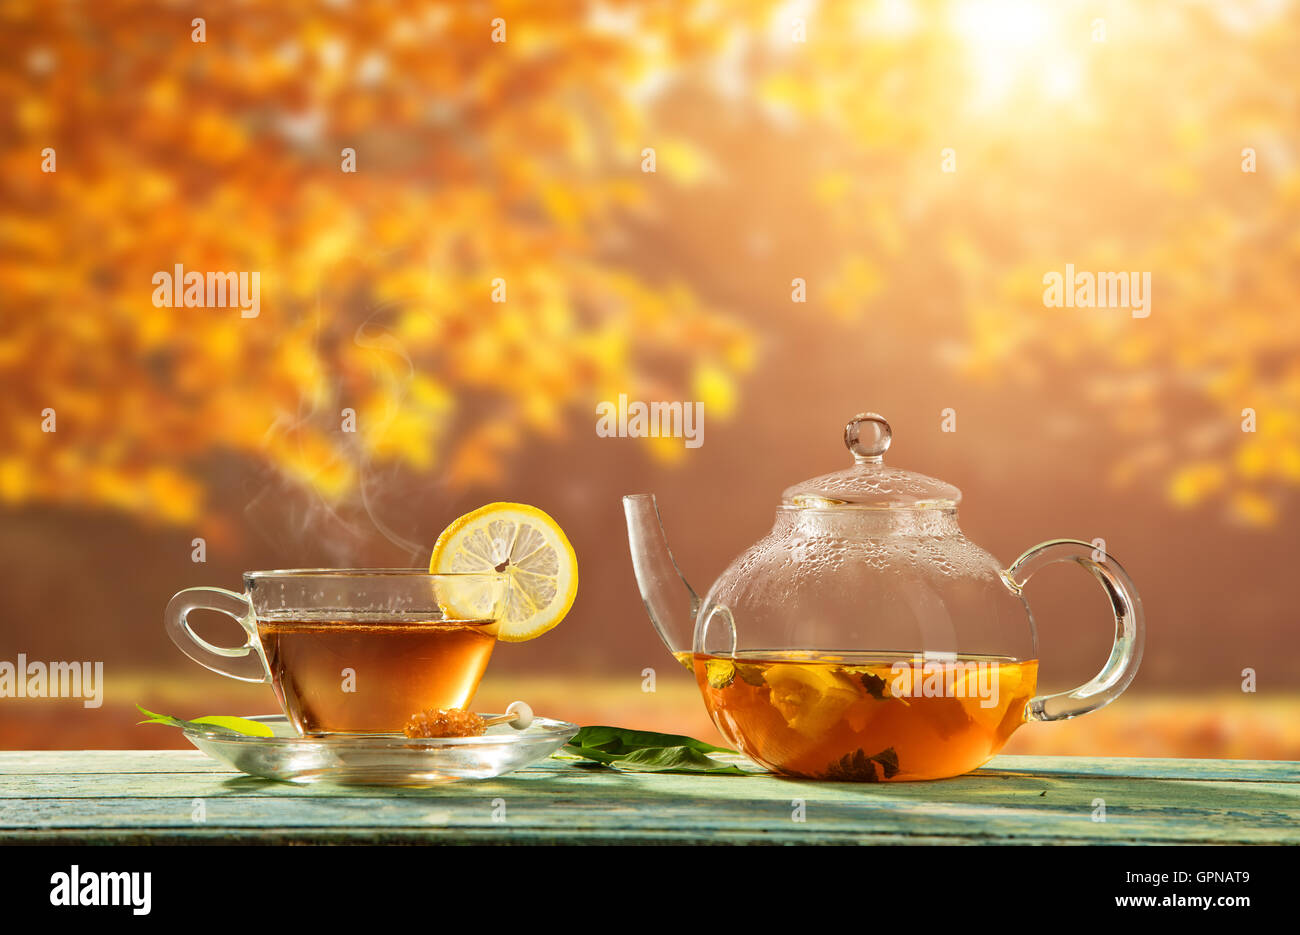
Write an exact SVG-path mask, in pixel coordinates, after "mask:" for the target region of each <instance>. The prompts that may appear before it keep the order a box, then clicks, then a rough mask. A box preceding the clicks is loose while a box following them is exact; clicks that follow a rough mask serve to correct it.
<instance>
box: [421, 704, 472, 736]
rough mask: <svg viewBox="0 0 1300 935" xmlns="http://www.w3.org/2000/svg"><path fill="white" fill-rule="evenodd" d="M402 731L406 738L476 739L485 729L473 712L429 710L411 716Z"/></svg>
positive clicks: (457, 709)
mask: <svg viewBox="0 0 1300 935" xmlns="http://www.w3.org/2000/svg"><path fill="white" fill-rule="evenodd" d="M403 730H404V732H405V734H406V736H408V737H477V736H479V735H480V734H482V733H483V732H484V731H485V730H487V727H486V726H485V725H484V723H483V719H482V718H481V717H479V716H478V715H477V714H475V713H474V712H473V711H462V710H460V709H459V708H452V709H451V710H449V711H443V710H441V709H439V708H430V709H429V710H428V711H420V712H418V713H416V714H413V715H411V719H410V720H409V721H407V722H406V727H405V728H404V729H403Z"/></svg>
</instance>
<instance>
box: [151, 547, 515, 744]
mask: <svg viewBox="0 0 1300 935" xmlns="http://www.w3.org/2000/svg"><path fill="white" fill-rule="evenodd" d="M244 587H245V593H243V594H237V593H235V592H234V591H227V590H225V589H223V588H187V589H186V590H184V591H180V592H179V593H177V594H176V596H174V597H173V598H172V599H171V602H170V603H169V604H168V605H167V611H166V614H165V624H166V627H167V632H168V634H169V635H170V636H171V638H172V641H173V642H174V643H176V645H177V646H178V647H180V649H181V651H182V652H183V653H185V655H187V656H189V657H190V658H191V659H193V660H194V661H195V662H198V663H199V664H200V665H203V666H206V667H207V668H209V669H212V670H213V671H214V672H220V673H221V674H222V675H226V676H229V677H231V678H235V679H240V680H241V681H245V682H270V683H271V687H272V688H273V689H274V690H275V695H276V698H277V699H278V700H279V702H280V707H281V708H283V710H284V713H285V716H286V717H288V719H289V721H290V722H291V723H292V724H293V726H294V728H295V729H296V730H297V731H298V732H299V733H301V734H331V733H400V732H401V731H402V728H403V726H404V725H405V724H406V722H407V721H408V720H409V719H410V718H411V716H412V715H413V714H415V713H416V712H418V711H423V710H427V709H429V708H442V709H450V708H464V707H465V706H467V705H468V704H469V703H470V700H471V699H472V698H473V696H474V692H475V691H476V690H477V689H478V684H479V680H480V679H482V677H483V673H484V671H485V670H486V669H487V664H488V660H489V659H490V658H491V655H492V649H493V647H494V646H495V645H496V631H497V617H498V613H499V610H500V608H501V601H502V599H503V597H504V595H505V580H504V578H503V577H502V576H499V575H496V574H491V573H489V574H452V575H431V574H426V573H424V572H421V571H418V570H413V569H387V568H382V569H350V568H341V569H293V570H286V571H253V572H248V573H246V574H245V575H244ZM194 610H215V611H219V612H220V613H223V614H226V615H228V616H230V617H233V618H234V619H235V620H237V621H238V622H239V625H240V626H241V627H243V629H244V632H245V634H246V635H247V638H246V640H245V642H244V644H243V645H242V646H235V647H221V646H214V645H213V644H211V643H209V642H208V641H207V640H204V639H203V638H202V637H200V636H199V635H198V634H196V633H195V632H194V630H193V629H192V628H191V627H190V624H189V620H188V615H189V614H190V612H191V611H194Z"/></svg>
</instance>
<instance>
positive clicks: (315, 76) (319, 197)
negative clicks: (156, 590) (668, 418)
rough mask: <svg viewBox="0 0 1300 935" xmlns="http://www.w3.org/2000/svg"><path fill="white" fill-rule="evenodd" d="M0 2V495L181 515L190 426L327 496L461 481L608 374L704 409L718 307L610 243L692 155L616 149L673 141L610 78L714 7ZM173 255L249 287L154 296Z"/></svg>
mask: <svg viewBox="0 0 1300 935" xmlns="http://www.w3.org/2000/svg"><path fill="white" fill-rule="evenodd" d="M0 10H2V11H3V12H2V13H0V20H2V24H0V56H2V58H3V65H2V66H0V113H2V115H3V116H0V120H3V121H4V123H5V127H4V141H3V148H2V149H0V186H3V188H2V189H0V198H2V199H3V201H2V203H3V216H2V217H0V290H3V315H4V323H3V332H2V333H0V380H2V381H3V385H4V388H5V391H4V393H3V394H2V395H0V407H2V409H3V414H2V415H0V499H2V500H3V501H4V502H7V503H10V504H13V503H23V502H31V501H47V502H59V503H63V504H70V505H80V506H95V507H99V506H106V507H110V508H118V509H121V510H126V511H132V512H135V513H137V514H140V515H143V516H150V517H156V518H161V519H163V520H167V521H184V520H189V519H191V518H194V517H196V516H199V515H200V509H201V506H202V500H203V493H204V492H203V489H202V485H201V482H200V480H199V478H200V477H201V476H202V474H201V471H200V470H198V469H197V468H198V465H199V464H200V463H201V462H202V460H203V459H204V458H205V457H207V456H208V455H209V454H210V453H212V452H223V453H234V454H237V455H242V456H246V457H248V458H252V459H260V460H264V461H268V462H269V463H271V464H272V465H274V466H275V467H277V468H278V469H279V470H281V471H283V472H284V473H285V474H286V475H287V476H288V477H289V478H291V479H295V480H297V481H300V482H302V483H304V484H306V485H309V486H310V487H311V488H313V489H314V490H316V491H317V492H318V493H319V494H321V495H322V496H324V497H326V498H337V497H342V496H344V495H346V494H347V493H349V491H351V490H352V488H353V487H354V485H355V484H356V483H357V480H358V478H357V473H358V469H359V467H360V466H363V465H365V464H368V463H370V462H371V461H375V462H396V463H401V464H404V465H407V466H409V467H411V468H415V469H422V470H427V469H436V470H437V471H439V472H440V473H441V476H443V477H445V478H446V480H447V482H448V483H449V484H452V485H456V484H464V483H467V482H470V481H474V480H483V479H488V478H491V477H492V476H493V475H494V472H495V471H497V470H498V468H499V467H500V465H501V462H502V459H503V457H504V456H505V455H506V453H507V452H508V451H509V450H510V449H511V448H512V447H514V446H516V445H517V444H519V442H520V441H521V440H522V439H524V438H526V437H528V436H529V435H530V434H534V435H554V434H556V433H558V432H559V431H560V429H561V427H562V424H563V418H564V415H565V412H566V410H567V409H570V408H574V409H576V410H577V411H578V412H580V413H582V415H583V417H584V418H594V415H593V413H594V408H593V407H594V403H595V401H597V400H601V399H614V398H616V397H617V395H618V393H620V392H627V393H630V394H632V396H633V398H638V397H640V398H663V397H667V398H681V397H682V396H683V395H684V394H691V396H692V398H704V399H707V400H709V401H710V402H711V403H712V404H713V405H714V406H715V413H716V414H724V413H725V411H726V410H727V408H729V405H730V400H731V396H732V394H733V392H734V390H733V382H734V379H735V377H736V376H737V375H738V374H739V373H741V372H743V371H744V370H746V369H747V368H748V367H749V366H750V360H751V353H752V352H751V342H750V339H749V337H748V336H747V334H746V333H745V331H744V330H743V329H742V328H740V327H739V326H738V325H736V324H734V323H732V322H730V321H728V320H727V319H725V318H724V317H722V316H721V315H719V314H718V313H717V312H716V311H715V310H712V309H709V308H706V307H704V306H703V305H702V303H701V302H700V301H699V299H698V298H697V296H696V294H695V293H694V292H693V291H692V290H691V289H690V288H688V287H687V286H686V285H685V284H683V283H681V282H679V281H677V280H675V279H674V278H673V275H672V271H671V270H669V271H667V272H666V273H665V274H664V275H663V276H661V277H660V278H659V279H657V280H656V281H650V279H649V278H647V277H646V276H645V275H643V274H640V273H638V272H636V271H634V270H633V269H631V268H630V267H628V266H627V265H626V264H623V263H620V262H619V261H618V260H617V259H611V258H610V257H609V256H607V254H610V253H612V252H613V251H614V250H615V248H616V247H617V244H618V241H619V233H620V229H621V227H622V225H623V224H624V223H626V220H627V219H628V218H636V217H638V216H644V215H645V214H646V213H647V212H649V211H650V210H651V209H652V207H653V206H652V205H651V204H650V203H649V201H648V191H649V190H652V189H653V186H654V185H655V184H673V183H674V170H675V169H677V168H679V167H682V166H685V167H686V168H687V169H689V148H687V147H680V149H681V152H682V153H683V154H684V155H683V156H682V158H680V159H673V158H663V156H661V157H660V159H661V162H660V165H659V166H658V169H659V170H660V171H659V172H658V173H657V174H656V175H653V176H650V175H643V174H642V171H641V161H642V150H643V148H644V147H646V146H648V145H655V146H658V147H659V148H660V150H661V151H662V152H664V153H671V152H672V151H673V145H674V144H673V142H672V141H671V140H667V139H663V140H660V139H657V138H654V137H653V136H652V134H651V131H650V128H648V127H647V126H646V124H645V119H644V109H643V108H642V107H641V106H640V104H639V96H640V95H642V94H644V93H645V90H646V85H647V82H649V81H650V80H652V79H653V78H654V76H655V75H656V74H658V73H659V72H660V71H661V70H662V69H663V68H665V67H667V66H669V65H672V64H674V63H681V62H684V61H689V60H691V59H692V58H694V57H697V56H701V55H705V54H707V53H709V51H710V50H711V49H712V48H714V47H715V46H716V45H717V43H718V42H719V41H720V40H719V37H720V36H721V35H722V30H720V29H719V27H718V22H717V20H716V19H714V20H707V19H702V18H694V17H689V18H686V19H683V18H681V17H679V16H678V15H677V14H676V12H675V11H674V8H673V5H672V4H667V3H659V4H635V5H633V4H626V5H625V4H602V5H601V6H600V7H599V9H597V8H596V7H595V6H594V5H592V4H587V3H579V2H557V3H548V4H544V5H537V4H530V3H523V2H518V3H516V2H501V3H497V2H494V3H492V4H482V3H408V4H403V5H400V6H396V5H388V4H377V5H364V4H356V5H348V6H343V5H337V6H336V5H324V6H322V7H320V8H319V9H316V10H315V11H311V12H307V11H305V10H304V9H303V8H299V7H296V6H293V5H275V4H268V5H263V6H259V7H246V6H238V7H235V6H232V5H226V4H221V5H216V6H214V7H212V8H211V9H210V10H207V11H203V10H197V9H195V10H188V9H187V10H181V9H180V8H178V7H177V6H174V5H168V4H156V3H129V4H112V5H103V4H88V5H74V4H46V3H14V2H8V3H4V4H3V6H0ZM194 15H205V16H206V24H205V28H206V36H205V37H204V38H205V39H206V41H204V42H195V41H192V26H191V19H192V16H194ZM713 15H714V16H715V17H725V16H726V9H725V7H721V6H720V7H718V8H717V10H716V12H715V13H714V14H713ZM497 17H499V18H501V19H502V20H503V21H504V24H505V26H504V28H505V30H506V32H505V34H504V38H505V39H506V41H504V42H493V41H492V33H493V29H494V26H493V20H494V18H497ZM46 147H51V148H53V149H54V151H55V154H56V159H57V163H56V165H57V171H56V172H54V173H48V174H47V173H43V172H42V171H41V168H40V167H41V163H42V159H43V155H42V152H43V150H45V148H46ZM345 147H351V148H353V149H354V150H355V151H356V166H357V170H356V172H355V173H344V172H342V171H341V165H342V162H343V156H342V152H343V150H344V148H345ZM687 181H689V180H688V179H687ZM177 263H180V264H183V265H184V267H185V269H186V270H198V271H224V270H246V271H252V270H256V271H259V272H260V273H261V276H262V279H261V283H262V296H261V314H260V316H259V317H257V318H249V319H245V318H241V316H240V314H239V311H238V310H237V309H211V308H155V307H154V306H153V304H152V301H151V299H152V294H153V285H152V284H151V277H152V276H153V274H154V273H155V272H156V271H160V270H162V271H168V272H170V271H171V270H172V268H173V266H174V264H177ZM494 288H497V291H498V297H499V296H500V293H501V289H502V288H503V289H504V295H505V298H506V301H504V302H493V301H492V297H493V290H494ZM651 365H653V366H651ZM664 373H672V374H677V376H676V377H675V378H674V379H675V385H661V383H659V382H657V381H662V380H663V379H665V378H664V377H662V376H656V375H657V374H658V375H662V374H664ZM46 408H51V409H54V410H55V412H56V414H57V435H50V434H47V433H45V432H43V431H42V412H43V410H45V409H46ZM345 408H352V409H354V410H355V412H356V419H355V424H356V432H355V433H348V432H343V431H341V430H340V428H341V425H342V412H343V410H344V409H345ZM55 438H57V440H58V444H55V443H54V439H55ZM677 447H680V446H673V447H667V446H666V447H664V448H663V449H662V450H663V452H664V453H665V454H666V455H669V456H670V455H671V452H673V451H675V450H676V448H677Z"/></svg>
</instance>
